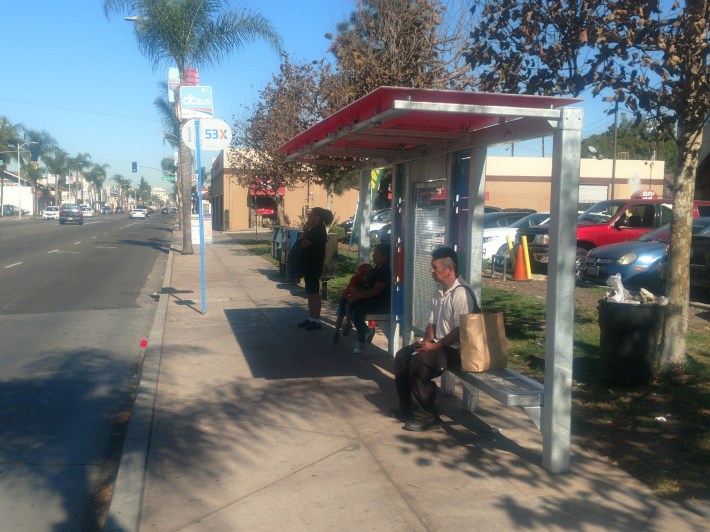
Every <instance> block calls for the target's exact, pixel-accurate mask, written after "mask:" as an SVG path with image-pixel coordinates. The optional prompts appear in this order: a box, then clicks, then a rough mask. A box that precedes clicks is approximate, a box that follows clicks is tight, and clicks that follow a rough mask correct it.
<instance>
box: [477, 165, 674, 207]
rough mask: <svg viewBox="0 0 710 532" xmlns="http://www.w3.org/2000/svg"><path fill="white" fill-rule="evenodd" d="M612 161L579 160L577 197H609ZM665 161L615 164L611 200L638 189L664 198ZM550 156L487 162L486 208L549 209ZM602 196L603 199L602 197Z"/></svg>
mask: <svg viewBox="0 0 710 532" xmlns="http://www.w3.org/2000/svg"><path fill="white" fill-rule="evenodd" d="M612 163H613V161H612V160H611V159H602V160H598V159H582V160H581V163H580V176H579V177H580V198H584V197H590V198H591V197H596V198H600V197H601V199H606V198H610V197H611V174H612ZM664 174H665V162H664V161H640V160H624V159H618V160H617V161H616V173H615V178H614V197H615V198H629V197H631V195H632V194H633V193H634V192H636V191H640V190H649V189H650V190H653V191H654V192H655V193H656V194H657V195H658V196H659V197H663V195H664V180H663V176H664ZM551 175H552V158H550V157H498V156H489V157H488V158H487V160H486V205H491V206H494V207H500V208H502V209H509V208H530V209H535V210H537V211H546V210H548V209H549V208H550V176H551ZM602 196H603V197H602Z"/></svg>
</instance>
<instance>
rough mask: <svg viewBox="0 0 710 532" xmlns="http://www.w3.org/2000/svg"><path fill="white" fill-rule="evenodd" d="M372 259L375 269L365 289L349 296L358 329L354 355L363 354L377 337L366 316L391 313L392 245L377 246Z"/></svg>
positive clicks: (352, 314)
mask: <svg viewBox="0 0 710 532" xmlns="http://www.w3.org/2000/svg"><path fill="white" fill-rule="evenodd" d="M372 259H373V261H374V262H375V267H374V268H373V269H372V271H371V272H370V273H369V274H368V276H367V285H366V286H365V289H364V290H361V291H359V292H354V293H352V294H350V295H349V296H348V301H349V302H350V315H351V316H352V320H353V323H354V324H355V329H357V345H356V346H355V349H353V353H362V352H363V351H364V350H365V348H366V347H367V344H369V343H370V342H372V337H373V336H374V335H375V329H372V328H369V327H368V326H367V323H365V316H366V315H367V314H371V313H372V314H379V313H381V312H384V313H387V314H389V312H390V285H391V277H392V274H391V273H390V271H391V270H390V245H389V244H380V245H379V246H377V247H376V248H375V251H374V252H373V254H372Z"/></svg>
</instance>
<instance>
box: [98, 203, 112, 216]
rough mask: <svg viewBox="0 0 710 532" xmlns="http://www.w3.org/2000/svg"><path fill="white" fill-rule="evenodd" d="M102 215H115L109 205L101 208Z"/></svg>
mask: <svg viewBox="0 0 710 532" xmlns="http://www.w3.org/2000/svg"><path fill="white" fill-rule="evenodd" d="M101 214H113V209H112V208H111V207H109V206H108V205H104V206H103V207H101Z"/></svg>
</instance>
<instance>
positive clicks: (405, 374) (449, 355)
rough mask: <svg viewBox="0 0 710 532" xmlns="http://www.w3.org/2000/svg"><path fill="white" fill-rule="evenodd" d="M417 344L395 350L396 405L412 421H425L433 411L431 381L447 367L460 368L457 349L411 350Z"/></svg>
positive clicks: (434, 387) (434, 407) (434, 414)
mask: <svg viewBox="0 0 710 532" xmlns="http://www.w3.org/2000/svg"><path fill="white" fill-rule="evenodd" d="M417 349H419V344H412V345H408V346H407V347H404V348H402V349H400V350H399V351H397V354H396V355H395V358H394V381H395V385H396V386H397V395H398V396H399V406H400V408H401V409H403V410H405V411H406V410H411V412H412V416H413V417H414V419H415V421H419V422H424V421H429V420H431V419H433V418H435V417H437V416H438V415H439V414H438V412H437V411H436V406H435V404H434V403H435V402H436V391H437V386H436V384H434V382H433V381H432V379H434V378H436V377H439V376H440V375H441V374H442V373H443V372H444V370H445V369H446V368H447V367H449V366H461V357H460V355H459V350H458V349H454V348H452V347H449V346H445V347H444V348H443V349H432V350H431V351H419V352H418V353H415V351H416V350H417Z"/></svg>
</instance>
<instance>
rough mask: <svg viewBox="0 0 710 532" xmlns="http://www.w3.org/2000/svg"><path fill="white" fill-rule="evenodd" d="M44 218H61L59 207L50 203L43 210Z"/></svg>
mask: <svg viewBox="0 0 710 532" xmlns="http://www.w3.org/2000/svg"><path fill="white" fill-rule="evenodd" d="M42 219H43V220H59V207H57V206H56V205H50V206H49V207H45V209H44V210H43V211H42Z"/></svg>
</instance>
